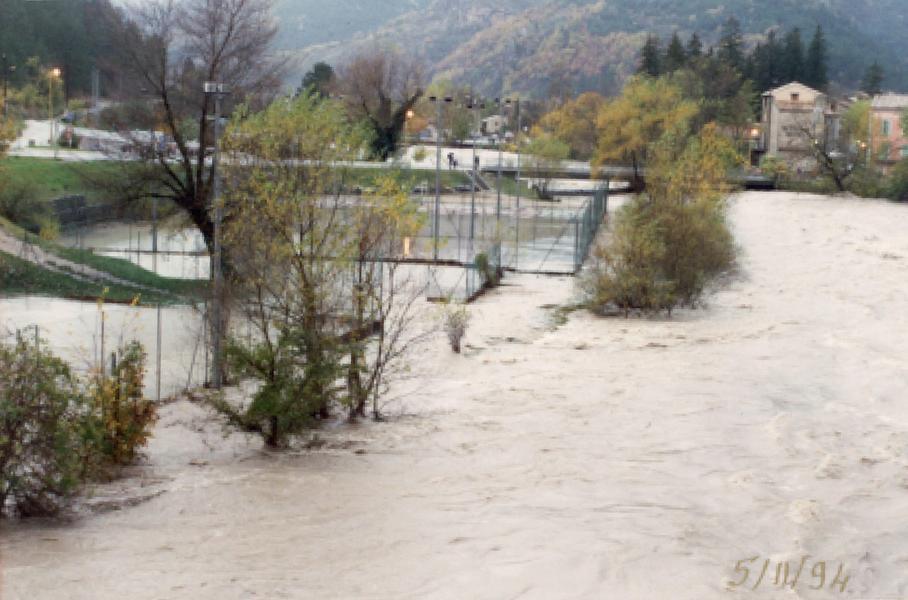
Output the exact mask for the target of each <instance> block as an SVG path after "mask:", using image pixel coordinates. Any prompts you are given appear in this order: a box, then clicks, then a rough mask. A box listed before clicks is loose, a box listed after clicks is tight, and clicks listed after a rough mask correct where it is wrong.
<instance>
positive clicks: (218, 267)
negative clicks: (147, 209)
mask: <svg viewBox="0 0 908 600" xmlns="http://www.w3.org/2000/svg"><path fill="white" fill-rule="evenodd" d="M203 90H204V92H205V97H206V100H207V99H208V98H210V97H212V96H213V97H214V156H213V157H212V159H211V179H212V181H213V190H212V194H211V203H212V204H213V205H214V255H213V256H212V260H211V267H212V268H211V272H212V276H213V280H214V303H213V306H212V312H213V317H212V326H211V344H212V347H211V352H212V359H211V385H212V387H214V388H215V389H221V387H222V386H223V385H224V381H223V379H224V372H223V369H222V365H221V359H222V356H221V340H222V337H223V331H222V329H223V323H222V307H221V303H222V301H223V285H224V273H223V269H222V267H223V264H222V263H223V257H222V256H221V222H222V221H223V218H224V210H223V208H222V207H221V203H220V194H221V179H220V173H219V172H218V165H219V163H220V154H221V152H220V137H221V100H222V99H223V98H224V97H225V96H227V95H228V94H229V93H230V91H229V90H228V88H227V85H226V84H223V83H215V82H211V81H207V82H205V85H204V87H203ZM206 103H207V102H206ZM204 150H205V149H204V148H200V151H201V152H204Z"/></svg>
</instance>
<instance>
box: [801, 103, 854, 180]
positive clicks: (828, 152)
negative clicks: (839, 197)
mask: <svg viewBox="0 0 908 600" xmlns="http://www.w3.org/2000/svg"><path fill="white" fill-rule="evenodd" d="M788 133H789V134H790V135H791V137H792V138H793V139H794V140H796V142H795V143H794V144H792V147H795V148H797V149H798V150H797V152H796V154H797V155H800V156H802V157H804V158H806V159H808V160H809V161H813V162H815V164H816V169H817V172H818V173H819V174H820V175H822V176H824V177H828V178H829V179H830V180H832V183H833V184H834V185H835V187H836V190H838V191H840V192H844V191H846V190H847V189H848V182H849V180H850V179H851V176H852V175H853V174H854V172H855V170H856V169H857V168H858V166H860V158H859V157H858V156H856V155H855V154H854V153H853V152H850V151H845V152H843V151H842V150H841V148H845V147H846V146H847V142H846V141H845V140H843V139H841V138H835V137H833V136H832V135H830V132H829V130H828V129H827V128H820V127H818V126H816V125H815V124H813V123H810V122H808V121H807V120H806V119H802V120H801V121H799V122H797V123H796V124H794V125H792V126H791V128H790V129H789V132H788Z"/></svg>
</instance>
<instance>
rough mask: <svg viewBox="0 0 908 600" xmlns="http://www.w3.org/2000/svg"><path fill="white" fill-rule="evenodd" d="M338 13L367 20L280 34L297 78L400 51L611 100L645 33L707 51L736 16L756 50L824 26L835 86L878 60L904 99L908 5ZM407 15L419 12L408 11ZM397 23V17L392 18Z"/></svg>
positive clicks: (458, 5)
mask: <svg viewBox="0 0 908 600" xmlns="http://www.w3.org/2000/svg"><path fill="white" fill-rule="evenodd" d="M315 3H316V2H315V0H282V1H281V14H282V15H284V16H285V17H287V16H289V15H296V17H297V18H299V16H300V15H303V14H304V11H305V10H307V9H306V6H311V5H313V4H315ZM336 4H338V6H339V5H340V4H343V5H344V7H343V8H334V7H332V8H328V7H327V6H323V8H322V9H321V10H322V14H321V15H320V16H319V17H318V18H319V19H321V20H325V19H332V18H338V19H341V18H342V17H341V16H340V15H341V14H346V13H354V12H357V8H356V7H359V9H360V11H361V12H360V13H359V16H360V17H363V18H362V19H361V20H358V21H357V22H356V26H355V27H350V28H348V29H347V30H346V31H345V32H343V35H340V32H339V35H338V36H336V39H334V40H330V39H326V36H324V35H323V36H321V37H317V36H315V37H313V38H312V39H311V40H310V39H309V38H308V37H307V34H306V32H305V27H304V28H303V29H302V30H300V31H299V35H296V34H295V33H294V32H293V31H290V30H286V31H285V32H284V38H283V43H284V47H285V48H287V49H294V54H295V56H296V57H297V58H298V59H299V61H300V63H299V65H298V71H301V70H303V69H305V68H306V67H308V66H309V65H311V64H312V63H313V62H315V61H319V60H324V61H327V62H329V63H334V64H337V63H338V62H342V61H343V60H344V57H345V56H349V54H350V53H351V52H354V51H355V50H356V49H357V48H362V47H364V46H368V45H370V44H376V43H378V44H395V45H397V46H400V47H401V48H403V49H406V50H407V51H411V52H413V53H415V54H417V55H418V56H420V57H421V58H422V59H423V60H424V61H425V62H426V63H427V65H428V66H429V68H430V70H431V71H432V72H433V73H434V74H435V75H437V76H440V77H444V78H451V79H454V80H456V81H458V82H462V83H469V84H473V85H475V86H477V87H479V88H480V89H482V90H483V91H485V92H487V93H495V92H497V91H498V90H501V89H502V88H503V89H506V90H509V91H520V92H525V93H531V94H534V95H537V96H539V95H544V94H546V93H548V92H549V91H550V89H551V88H553V87H558V88H564V87H569V88H571V89H573V90H574V91H583V90H588V89H595V90H599V91H604V92H613V91H615V90H616V89H618V87H620V85H621V84H622V82H623V81H624V79H625V78H626V77H627V76H628V75H629V74H631V73H633V72H634V70H635V69H636V66H637V63H638V61H639V55H640V48H641V46H642V44H643V41H644V39H645V37H646V34H648V33H652V34H656V35H658V36H661V37H662V38H663V39H667V38H668V37H669V36H670V35H671V34H672V33H673V32H675V31H677V32H679V34H681V36H682V37H684V38H685V39H686V38H687V37H688V36H690V35H691V34H692V33H695V32H696V33H698V34H699V35H700V36H701V38H702V39H703V41H704V43H705V44H706V45H707V46H708V45H710V44H714V43H715V42H716V41H717V39H718V37H719V34H720V31H721V28H722V26H723V25H724V24H725V22H726V21H727V20H728V19H729V17H735V18H737V19H738V20H739V21H740V22H741V24H742V27H743V30H744V33H745V40H746V42H747V43H748V44H750V45H755V44H756V43H757V42H759V41H760V40H762V39H764V38H765V36H766V34H767V33H768V32H769V31H771V30H772V29H773V28H779V29H781V30H790V29H792V28H794V27H800V28H801V30H802V31H803V32H805V34H808V33H809V32H812V31H814V29H815V28H816V26H817V25H821V26H822V27H823V29H824V31H825V32H826V37H827V42H828V48H829V54H830V56H829V69H830V73H829V74H830V78H831V79H832V80H833V82H834V83H838V84H840V85H841V86H843V87H846V88H850V87H854V86H856V85H857V84H858V83H859V81H860V79H861V77H862V75H863V73H864V71H865V70H866V68H867V67H868V66H869V65H870V64H872V63H873V62H874V61H877V62H879V63H880V64H881V65H882V66H883V68H884V70H885V72H886V82H885V84H884V87H886V88H889V89H897V90H904V89H908V37H906V36H905V35H904V31H906V28H905V27H906V25H908V4H906V3H905V2H904V0H761V1H759V2H757V1H755V0H724V1H716V0H555V1H552V0H549V1H546V0H409V1H408V0H396V1H392V2H388V4H389V5H391V6H392V8H393V10H392V11H390V12H389V13H388V14H384V13H382V12H381V11H378V12H379V14H378V15H374V18H373V17H369V18H366V17H367V16H368V14H373V13H375V12H376V5H383V4H385V3H377V2H372V1H371V0H360V1H359V2H357V1H355V0H346V2H343V3H336ZM407 4H413V6H414V8H413V9H412V10H409V11H406V12H401V11H402V10H405V8H406V5H407ZM362 11H367V12H362ZM315 12H317V11H315ZM392 12H393V14H394V15H397V16H393V17H391V18H386V17H390V16H391V14H392ZM335 13H338V15H337V16H335ZM304 22H305V18H304ZM349 22H352V21H349ZM369 23H371V24H372V28H371V29H370V28H369ZM353 30H355V32H354V31H353ZM345 36H346V37H345ZM327 37H331V36H327ZM331 42H333V43H331Z"/></svg>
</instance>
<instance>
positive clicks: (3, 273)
mask: <svg viewBox="0 0 908 600" xmlns="http://www.w3.org/2000/svg"><path fill="white" fill-rule="evenodd" d="M21 294H35V295H39V296H56V297H60V298H72V299H77V300H97V299H99V298H101V297H103V298H105V299H106V300H109V301H112V302H132V301H133V300H135V299H136V298H139V303H140V304H157V303H161V304H177V303H180V302H181V299H180V298H177V297H176V296H173V295H171V294H159V293H155V292H149V291H146V290H140V289H138V288H133V287H129V286H122V285H113V284H98V283H90V282H86V281H82V280H79V279H76V278H75V277H71V276H69V275H66V274H64V273H55V272H53V271H49V270H47V269H43V268H41V267H39V266H37V265H35V264H33V263H30V262H28V261H25V260H23V259H21V258H19V257H17V256H12V255H11V254H6V253H5V252H0V297H2V296H3V295H11V296H12V295H21ZM182 301H183V302H185V300H182Z"/></svg>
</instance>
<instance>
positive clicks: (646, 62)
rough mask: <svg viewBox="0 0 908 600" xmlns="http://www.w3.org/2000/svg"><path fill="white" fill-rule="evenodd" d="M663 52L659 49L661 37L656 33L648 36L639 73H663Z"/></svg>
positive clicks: (653, 75)
mask: <svg viewBox="0 0 908 600" xmlns="http://www.w3.org/2000/svg"><path fill="white" fill-rule="evenodd" d="M660 54H661V52H660V51H659V38H657V37H656V36H654V35H648V36H646V42H644V44H643V59H642V61H641V63H640V68H639V69H638V70H637V72H638V73H641V74H643V75H650V76H652V77H658V76H659V75H661V74H662V66H661V62H662V59H661V56H660Z"/></svg>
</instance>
